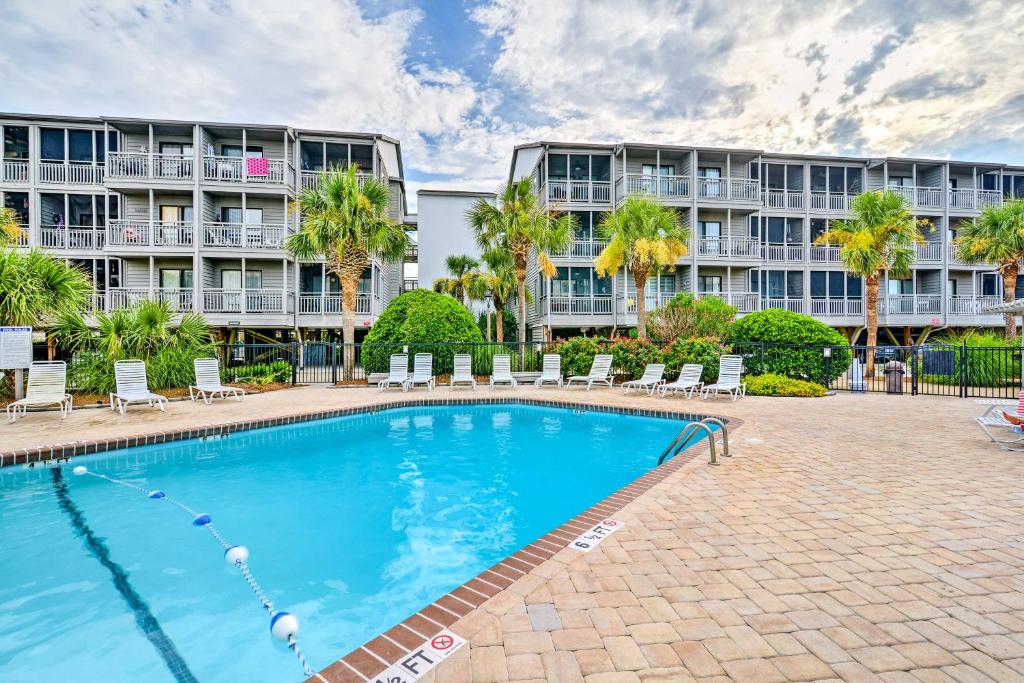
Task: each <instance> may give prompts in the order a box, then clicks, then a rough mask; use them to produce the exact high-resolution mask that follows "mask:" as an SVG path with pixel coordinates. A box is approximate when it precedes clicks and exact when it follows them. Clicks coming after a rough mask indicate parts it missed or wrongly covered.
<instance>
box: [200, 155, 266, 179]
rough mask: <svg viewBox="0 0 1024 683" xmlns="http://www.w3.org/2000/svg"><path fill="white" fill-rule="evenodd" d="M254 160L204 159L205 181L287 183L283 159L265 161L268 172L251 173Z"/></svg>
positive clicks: (206, 157)
mask: <svg viewBox="0 0 1024 683" xmlns="http://www.w3.org/2000/svg"><path fill="white" fill-rule="evenodd" d="M251 161H254V160H253V159H252V158H246V159H243V158H242V157H225V156H205V157H203V179H204V180H216V181H223V182H232V183H260V184H274V183H277V184H281V183H284V182H285V177H284V171H285V163H284V161H283V160H281V159H264V161H266V164H267V168H266V172H264V171H263V170H262V169H261V170H259V171H257V172H250V168H252V167H253V166H256V165H258V164H251V163H250V162H251Z"/></svg>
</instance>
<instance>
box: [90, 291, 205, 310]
mask: <svg viewBox="0 0 1024 683" xmlns="http://www.w3.org/2000/svg"><path fill="white" fill-rule="evenodd" d="M105 299H106V302H107V303H109V304H110V310H114V309H117V308H130V307H132V306H134V305H135V304H137V303H139V302H140V301H163V302H164V303H166V304H167V306H168V307H169V308H170V309H171V310H172V311H174V312H176V313H185V312H187V311H191V310H192V290H191V289H178V288H174V289H171V288H156V289H148V288H145V287H114V288H111V289H109V290H107V293H106V297H105Z"/></svg>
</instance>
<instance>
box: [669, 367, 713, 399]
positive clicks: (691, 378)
mask: <svg viewBox="0 0 1024 683" xmlns="http://www.w3.org/2000/svg"><path fill="white" fill-rule="evenodd" d="M703 373H704V366H703V365H701V364H700V363H687V364H686V365H684V366H683V369H682V370H680V371H679V378H678V379H677V380H676V381H674V382H669V383H667V384H662V385H661V395H662V397H663V398H664V397H665V396H666V395H668V392H670V391H671V392H672V393H674V394H678V393H679V392H680V391H683V392H686V398H693V394H694V392H696V391H700V388H701V387H702V386H703V385H704V382H702V381H700V376H701V375H702V374H703Z"/></svg>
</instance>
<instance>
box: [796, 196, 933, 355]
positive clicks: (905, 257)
mask: <svg viewBox="0 0 1024 683" xmlns="http://www.w3.org/2000/svg"><path fill="white" fill-rule="evenodd" d="M850 213H851V214H852V218H848V219H845V220H836V221H833V222H832V223H831V225H830V226H829V230H828V232H827V233H825V234H823V235H821V236H820V237H818V239H817V240H815V243H816V244H838V245H839V246H840V248H839V260H840V261H841V262H842V264H843V267H844V268H845V270H846V272H848V273H850V274H851V275H858V276H860V277H862V278H864V293H865V296H866V297H867V328H868V346H869V347H874V346H875V345H876V344H877V342H878V284H879V281H880V279H881V276H882V273H883V272H884V271H886V270H888V271H889V272H890V273H892V274H893V275H894V276H895V277H897V278H905V277H909V275H910V266H911V265H912V264H913V263H914V257H915V251H914V244H915V243H916V242H920V241H921V236H920V234H919V233H918V221H916V220H915V219H914V217H913V216H912V215H911V214H910V211H909V210H908V209H907V202H906V200H905V199H904V198H903V197H902V196H900V195H898V194H896V193H895V192H890V191H888V190H875V191H874V192H865V193H864V194H861V195H859V196H857V197H855V198H854V200H853V203H852V206H851V208H850ZM866 365H867V372H868V373H869V374H870V373H871V372H872V371H873V367H874V354H872V353H868V355H867V362H866Z"/></svg>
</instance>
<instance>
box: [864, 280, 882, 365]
mask: <svg viewBox="0 0 1024 683" xmlns="http://www.w3.org/2000/svg"><path fill="white" fill-rule="evenodd" d="M878 279H879V278H878V273H875V274H874V275H868V276H867V277H866V278H864V293H865V295H866V297H867V313H866V317H867V320H866V322H865V324H866V325H867V328H868V344H867V345H868V352H867V358H865V359H864V365H865V373H866V374H867V376H868V377H871V376H872V375H873V374H874V372H875V345H876V344H877V343H878Z"/></svg>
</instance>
